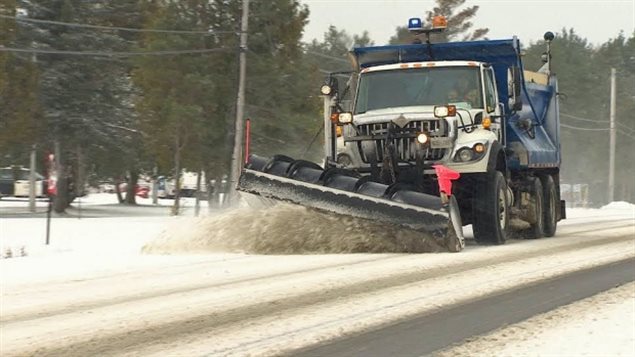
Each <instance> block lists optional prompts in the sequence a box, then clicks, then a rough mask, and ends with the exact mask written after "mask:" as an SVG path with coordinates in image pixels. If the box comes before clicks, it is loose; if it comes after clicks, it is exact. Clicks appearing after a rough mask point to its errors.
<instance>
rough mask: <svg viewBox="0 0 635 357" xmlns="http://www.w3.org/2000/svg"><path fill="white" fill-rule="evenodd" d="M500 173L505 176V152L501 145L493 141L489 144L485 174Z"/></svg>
mask: <svg viewBox="0 0 635 357" xmlns="http://www.w3.org/2000/svg"><path fill="white" fill-rule="evenodd" d="M496 170H498V171H500V172H502V173H503V175H506V171H507V161H506V159H505V150H504V148H503V145H501V144H500V143H499V142H498V141H494V142H492V144H491V148H490V152H489V158H488V161H487V172H493V171H496Z"/></svg>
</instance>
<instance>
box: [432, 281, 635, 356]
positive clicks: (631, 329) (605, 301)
mask: <svg viewBox="0 0 635 357" xmlns="http://www.w3.org/2000/svg"><path fill="white" fill-rule="evenodd" d="M470 340H471V342H467V343H465V344H462V345H460V346H457V347H454V348H451V349H448V350H445V351H443V352H441V353H439V354H438V355H439V356H441V357H446V356H447V357H450V356H635V283H630V284H625V285H623V286H621V287H618V288H615V289H611V290H609V291H606V292H604V293H601V294H598V295H595V296H592V297H589V298H587V299H584V300H581V301H578V302H575V303H572V304H570V305H567V306H563V307H560V308H558V309H555V310H552V311H550V312H547V313H544V314H541V315H538V316H535V317H532V318H530V319H528V320H525V321H523V322H521V323H517V324H514V325H511V326H508V327H505V328H501V329H499V330H496V331H494V332H492V333H489V334H487V335H485V336H477V337H473V338H471V339H470Z"/></svg>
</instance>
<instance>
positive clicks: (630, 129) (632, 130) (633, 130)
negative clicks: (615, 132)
mask: <svg viewBox="0 0 635 357" xmlns="http://www.w3.org/2000/svg"><path fill="white" fill-rule="evenodd" d="M615 124H617V126H621V127H622V128H624V129H625V130H628V131H629V132H631V133H633V132H635V129H633V128H629V127H628V125H624V124H622V123H618V122H615Z"/></svg>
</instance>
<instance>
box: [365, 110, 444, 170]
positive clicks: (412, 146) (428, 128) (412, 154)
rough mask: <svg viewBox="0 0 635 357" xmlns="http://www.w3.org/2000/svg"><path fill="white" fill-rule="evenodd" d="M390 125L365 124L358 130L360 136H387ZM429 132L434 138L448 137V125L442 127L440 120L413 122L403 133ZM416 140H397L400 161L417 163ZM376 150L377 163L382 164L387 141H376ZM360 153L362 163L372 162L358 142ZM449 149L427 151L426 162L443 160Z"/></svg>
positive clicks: (429, 149) (425, 154)
mask: <svg viewBox="0 0 635 357" xmlns="http://www.w3.org/2000/svg"><path fill="white" fill-rule="evenodd" d="M388 125H389V123H376V124H364V125H358V126H357V130H358V132H359V135H386V134H387V133H388ZM397 131H399V127H397ZM412 131H415V132H422V131H425V132H428V133H430V134H431V135H432V136H447V135H448V133H447V125H441V121H440V120H415V121H411V122H409V123H408V124H406V126H405V127H404V128H403V132H404V133H406V132H412ZM415 140H416V139H415V138H400V139H395V145H396V149H397V153H398V157H399V160H400V161H406V162H408V161H415V160H416V158H417V156H416V147H417V145H416V143H415ZM375 144H376V148H377V161H378V162H381V161H382V160H383V153H384V148H385V145H386V140H383V139H382V140H375ZM358 146H359V152H360V154H361V157H362V161H364V162H365V163H369V162H370V160H369V158H368V157H367V156H366V154H365V153H364V151H363V150H362V147H361V142H358ZM446 151H447V149H431V148H428V149H426V151H425V153H424V156H423V158H424V160H426V161H428V160H430V161H438V160H441V159H442V158H443V156H444V155H445V153H446Z"/></svg>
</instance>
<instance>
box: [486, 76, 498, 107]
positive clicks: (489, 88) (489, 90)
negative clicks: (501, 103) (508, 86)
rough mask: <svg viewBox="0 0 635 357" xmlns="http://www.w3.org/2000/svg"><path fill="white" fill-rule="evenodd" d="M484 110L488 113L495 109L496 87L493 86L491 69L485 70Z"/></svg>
mask: <svg viewBox="0 0 635 357" xmlns="http://www.w3.org/2000/svg"><path fill="white" fill-rule="evenodd" d="M484 72H485V110H487V112H488V113H491V112H493V111H494V110H495V109H496V89H495V86H494V74H493V73H492V70H491V69H486V70H485V71H484Z"/></svg>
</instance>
